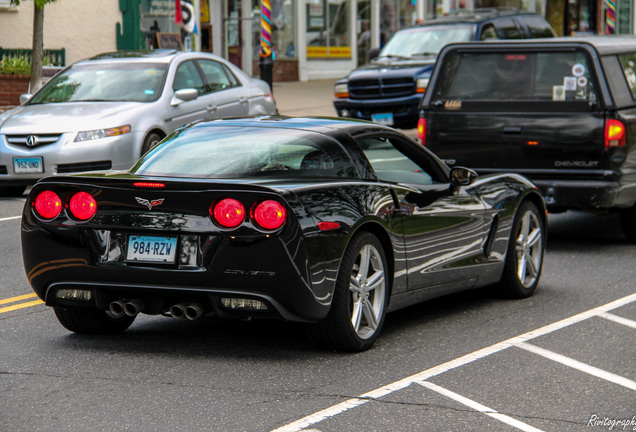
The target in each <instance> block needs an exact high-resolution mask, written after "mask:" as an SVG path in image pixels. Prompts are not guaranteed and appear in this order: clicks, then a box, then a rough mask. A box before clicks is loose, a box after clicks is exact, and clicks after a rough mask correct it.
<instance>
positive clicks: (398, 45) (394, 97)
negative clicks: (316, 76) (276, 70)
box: [333, 8, 555, 129]
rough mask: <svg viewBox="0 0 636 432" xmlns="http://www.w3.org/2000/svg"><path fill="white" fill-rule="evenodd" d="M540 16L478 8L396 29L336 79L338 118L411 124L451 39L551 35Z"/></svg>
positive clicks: (415, 120)
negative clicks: (371, 54)
mask: <svg viewBox="0 0 636 432" xmlns="http://www.w3.org/2000/svg"><path fill="white" fill-rule="evenodd" d="M554 36H555V33H554V30H553V29H552V27H550V24H548V22H547V21H546V20H545V19H544V18H543V17H541V16H540V15H537V14H534V13H529V12H521V11H517V10H516V9H511V10H499V9H496V8H494V9H493V8H491V9H478V10H476V11H474V13H466V14H460V15H452V16H445V17H439V18H436V19H433V20H431V21H428V22H426V23H424V24H419V25H416V26H413V27H409V28H406V29H403V30H400V31H398V32H397V33H396V34H395V35H394V36H393V37H392V38H391V39H390V40H389V41H388V42H387V44H386V45H385V46H384V48H383V49H382V51H381V52H380V53H379V56H378V57H377V58H375V59H373V60H372V61H371V62H370V63H369V64H366V65H364V66H361V67H359V68H357V69H356V70H354V71H353V72H351V73H350V74H349V76H348V77H346V78H343V79H341V80H338V81H337V82H336V84H335V86H334V100H333V105H334V108H335V109H336V112H337V113H338V116H340V117H350V118H357V119H363V120H371V121H374V122H376V123H381V124H386V125H389V126H395V127H399V128H404V129H411V128H414V127H415V125H416V124H417V119H418V107H419V104H420V102H421V100H422V95H423V94H424V91H425V90H426V87H427V85H428V80H429V78H430V76H431V71H432V70H433V65H434V64H435V59H436V57H437V54H438V53H439V52H440V50H441V49H442V47H443V46H444V45H446V44H448V43H451V42H467V41H471V40H473V41H485V40H492V39H531V38H551V37H554Z"/></svg>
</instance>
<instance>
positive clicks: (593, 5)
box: [0, 0, 636, 81]
mask: <svg viewBox="0 0 636 432" xmlns="http://www.w3.org/2000/svg"><path fill="white" fill-rule="evenodd" d="M180 1H181V3H182V4H184V3H190V4H191V7H192V10H193V14H192V16H193V17H196V16H199V17H200V19H198V20H197V19H194V21H195V22H196V29H197V31H196V33H186V32H184V30H183V28H182V27H181V26H179V25H177V24H176V23H175V0H101V1H99V2H93V1H91V2H88V1H86V0H59V1H57V2H54V3H50V4H48V5H46V7H45V14H44V23H45V24H44V48H45V49H60V48H65V50H66V61H67V63H71V62H74V61H77V60H79V59H81V58H85V57H89V56H93V55H95V54H98V53H100V52H104V51H113V50H116V49H149V48H167V47H168V48H177V49H194V50H201V51H209V52H213V53H215V54H217V55H220V56H222V57H225V58H228V59H229V60H231V61H232V62H233V63H235V64H236V65H238V66H239V67H241V68H242V69H243V70H244V71H246V72H247V73H248V74H251V75H258V74H259V70H258V63H259V58H260V56H259V51H260V41H261V0H180ZM270 3H271V15H270V16H271V20H270V21H271V26H272V33H271V43H272V48H273V52H274V81H295V80H301V81H306V80H312V79H321V78H338V77H341V76H345V75H347V74H348V73H349V72H350V71H351V70H352V69H354V68H355V67H357V66H358V65H359V64H362V63H364V62H366V61H367V54H368V51H369V49H370V48H374V47H380V46H382V44H383V43H384V41H386V40H388V38H390V37H391V36H392V35H393V34H394V33H395V32H396V31H398V30H400V29H402V28H404V27H408V26H411V25H413V24H415V23H417V22H421V21H424V20H427V19H430V18H433V17H435V16H439V15H445V14H453V13H457V12H461V11H463V10H473V9H478V8H495V7H498V8H516V9H520V10H526V11H532V12H536V13H539V14H540V15H542V16H545V17H546V19H548V21H549V22H550V23H551V24H552V26H553V27H554V29H555V30H556V32H557V33H558V34H559V35H577V34H604V33H621V34H633V33H634V21H635V14H636V11H635V10H634V1H633V0H270ZM187 15H188V14H187V13H186V14H185V15H184V19H186V20H187V19H189V18H190V16H187ZM32 16H33V1H27V0H23V1H22V2H21V4H20V6H18V7H15V6H11V5H10V0H0V48H30V46H31V34H32Z"/></svg>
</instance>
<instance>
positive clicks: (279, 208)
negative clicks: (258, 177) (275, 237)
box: [252, 200, 287, 230]
mask: <svg viewBox="0 0 636 432" xmlns="http://www.w3.org/2000/svg"><path fill="white" fill-rule="evenodd" d="M252 217H253V219H254V222H256V224H257V225H258V226H260V227H261V228H265V229H267V230H275V229H278V228H280V227H282V226H283V224H284V223H285V220H286V219H287V210H285V207H283V205H282V204H281V203H279V202H278V201H272V200H268V201H263V202H262V203H260V204H258V205H257V206H256V207H255V208H254V213H253V215H252Z"/></svg>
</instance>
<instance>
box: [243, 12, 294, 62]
mask: <svg viewBox="0 0 636 432" xmlns="http://www.w3.org/2000/svg"><path fill="white" fill-rule="evenodd" d="M294 3H295V2H294V1H293V0H271V1H270V4H271V7H272V9H271V11H270V18H271V24H272V50H273V55H274V59H275V60H290V59H296V58H298V54H297V50H296V40H295V39H294V35H295V34H296V32H295V29H294V23H295V20H294V18H295V16H296V10H295V8H294ZM252 11H253V12H252V33H253V37H252V42H253V45H254V47H253V48H254V49H253V57H254V58H255V59H257V58H258V57H259V56H260V50H261V1H260V0H252Z"/></svg>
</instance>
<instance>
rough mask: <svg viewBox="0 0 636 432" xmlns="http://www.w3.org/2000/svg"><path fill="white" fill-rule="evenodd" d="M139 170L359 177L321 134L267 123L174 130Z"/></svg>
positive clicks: (198, 175) (210, 174)
mask: <svg viewBox="0 0 636 432" xmlns="http://www.w3.org/2000/svg"><path fill="white" fill-rule="evenodd" d="M132 172H133V173H135V174H141V175H157V176H165V177H184V178H220V179H226V178H227V179H233V178H244V177H250V178H251V177H283V178H291V177H315V176H318V177H339V178H341V177H348V178H357V177H359V174H358V171H357V169H356V168H355V166H354V164H353V163H352V161H351V159H350V158H349V155H348V154H347V152H346V151H345V150H344V149H343V148H342V146H341V145H340V143H338V142H337V141H335V140H334V139H332V138H330V137H327V136H325V135H322V134H318V133H314V132H307V131H297V130H290V129H283V128H270V127H262V128H261V127H243V126H241V127H232V126H218V127H215V126H212V127H193V128H186V129H182V130H180V131H177V132H175V133H173V134H172V135H170V136H169V137H168V138H167V139H166V140H164V142H162V143H160V144H159V145H158V146H157V147H155V148H154V149H153V150H152V151H151V152H149V153H147V154H146V155H145V156H144V157H143V158H142V159H141V160H140V161H139V162H138V163H137V164H136V165H135V166H134V167H133V168H132Z"/></svg>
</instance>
